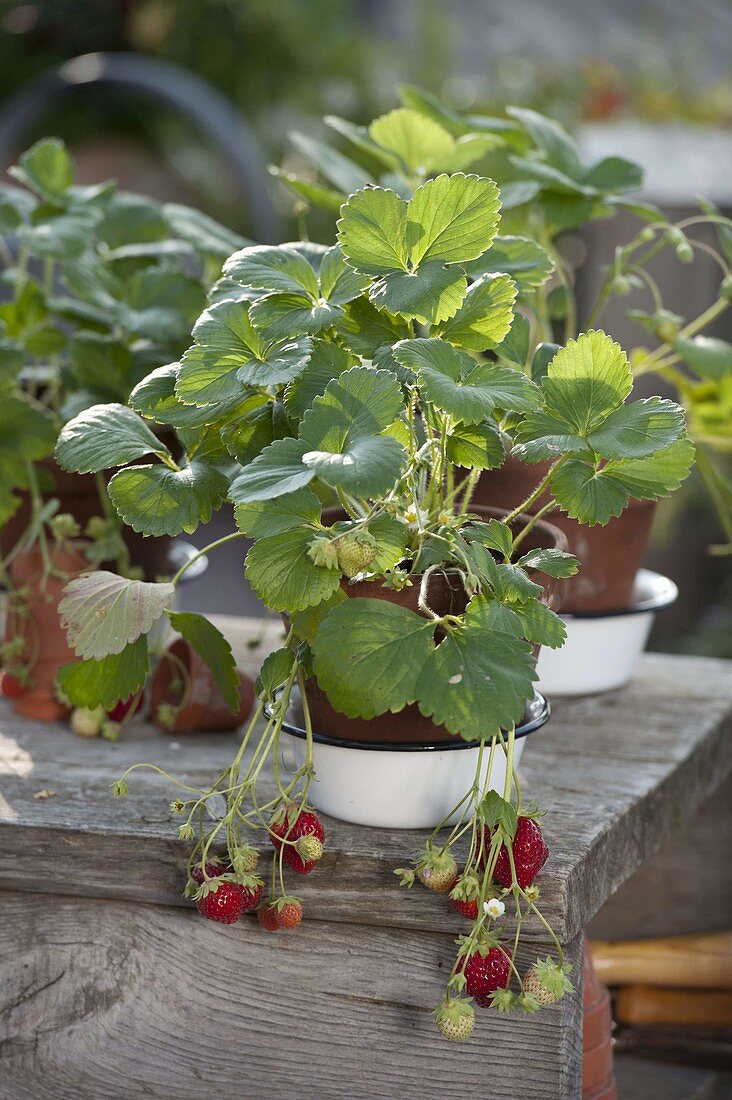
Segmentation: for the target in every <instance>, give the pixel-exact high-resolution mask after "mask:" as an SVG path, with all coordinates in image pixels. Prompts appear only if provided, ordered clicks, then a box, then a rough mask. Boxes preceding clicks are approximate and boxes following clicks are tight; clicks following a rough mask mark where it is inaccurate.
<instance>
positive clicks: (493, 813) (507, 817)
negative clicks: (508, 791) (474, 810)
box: [480, 791, 518, 837]
mask: <svg viewBox="0 0 732 1100" xmlns="http://www.w3.org/2000/svg"><path fill="white" fill-rule="evenodd" d="M480 816H481V817H482V818H483V823H484V824H485V825H486V827H487V828H488V829H491V830H492V829H495V827H496V825H501V826H502V828H503V829H504V830H505V832H506V833H507V835H508V836H510V837H513V836H515V835H516V827H517V825H518V813H517V811H516V807H515V806H514V805H513V803H512V802H506V800H505V799H503V798H501V796H500V795H499V793H498V791H488V794H487V795H486V796H485V798H484V799H483V801H482V802H481V804H480Z"/></svg>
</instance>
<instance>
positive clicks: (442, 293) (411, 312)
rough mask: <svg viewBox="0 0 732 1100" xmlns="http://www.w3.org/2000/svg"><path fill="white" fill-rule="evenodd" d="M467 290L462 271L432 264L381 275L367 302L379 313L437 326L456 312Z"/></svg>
mask: <svg viewBox="0 0 732 1100" xmlns="http://www.w3.org/2000/svg"><path fill="white" fill-rule="evenodd" d="M467 289H468V281H467V279H466V277H465V272H464V271H463V270H462V268H459V267H445V265H444V264H443V263H440V261H439V260H435V261H432V262H428V263H424V264H422V265H421V266H420V267H418V268H415V270H414V271H393V272H390V273H389V274H387V275H382V277H381V278H380V279H377V280H376V282H375V283H373V284H372V285H371V289H370V291H369V298H370V299H371V301H372V302H373V304H374V305H375V306H376V307H377V308H378V309H384V310H387V311H388V312H389V313H398V314H399V316H400V317H404V318H406V319H407V320H416V321H420V322H421V323H422V324H439V322H440V321H445V320H447V318H448V317H452V316H453V314H455V313H456V312H457V311H458V309H459V308H460V305H461V303H462V302H463V300H464V298H465V294H466V292H467Z"/></svg>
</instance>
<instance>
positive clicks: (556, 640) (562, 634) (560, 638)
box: [511, 600, 567, 649]
mask: <svg viewBox="0 0 732 1100" xmlns="http://www.w3.org/2000/svg"><path fill="white" fill-rule="evenodd" d="M511 608H512V610H513V611H515V612H516V614H517V615H518V617H519V619H520V620H521V627H522V634H523V636H524V638H526V640H527V641H529V642H533V643H534V644H535V645H545V646H548V647H549V648H550V649H560V648H561V647H562V646H563V645H564V643H565V641H566V639H567V628H566V626H565V625H564V622H563V621H562V619H560V617H559V615H555V614H554V612H553V611H551V610H550V609H549V608H548V607H547V606H546V604H544V603H541V602H540V601H539V600H527V601H526V603H514V604H512V605H511Z"/></svg>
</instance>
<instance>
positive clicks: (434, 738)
mask: <svg viewBox="0 0 732 1100" xmlns="http://www.w3.org/2000/svg"><path fill="white" fill-rule="evenodd" d="M472 511H474V512H476V513H478V514H480V515H481V516H484V517H485V518H486V519H490V518H496V519H502V518H503V517H505V516H506V515H507V512H506V511H504V510H503V509H500V508H486V507H474V508H472ZM343 518H345V515H344V513H343V512H342V511H341V510H340V509H338V508H327V509H325V510H324V512H323V522H324V523H326V524H328V523H335V522H337V520H340V519H343ZM527 521H528V517H527V516H519V517H518V518H517V520H516V521H515V526H516V530H517V531H520V530H521V529H522V527H523V526H524V525H525V524H526V523H527ZM538 548H542V549H546V548H553V549H557V550H566V549H567V539H566V537H565V535H564V534H563V533H562V531H560V530H558V529H557V528H556V527H554V526H553V525H552V524H550V523H546V522H545V521H544V520H539V522H538V523H537V524H536V526H535V527H534V528H533V530H532V531H530V532H529V534H528V535H527V536H526V538H525V539H524V541H523V543H522V546H521V553H522V554H524V553H527V552H528V551H529V550H535V549H538ZM529 575H530V576H531V578H532V580H536V581H537V583H539V584H542V585H544V594H543V596H542V601H543V602H544V603H546V604H548V605H549V607H551V608H552V610H553V611H557V610H558V609H559V607H560V606H561V602H562V595H563V588H564V584H565V583H566V582H565V581H562V580H557V579H555V578H553V577H546V576H544V574H541V575H539V574H536V573H535V572H534V571H533V570H529ZM417 582H418V578H415V583H414V584H413V585H412V587H411V588H403V589H402V590H401V591H400V592H395V591H394V590H393V589H391V588H386V587H384V586H383V585H382V584H381V583H380V582H379V581H358V582H356V583H355V584H349V583H348V581H346V580H344V581H342V582H341V586H342V588H343V591H344V592H345V593H346V595H347V596H349V597H369V598H371V599H377V600H389V601H391V602H392V603H396V604H399V606H400V607H406V608H408V610H410V611H414V612H416V613H417V614H422V612H421V611H420V609H419V605H418V600H419V584H418V583H417ZM428 599H429V604H430V607H432V609H433V610H434V611H436V612H437V613H438V614H440V615H444V614H447V613H451V614H455V615H459V614H461V612H463V611H464V610H465V607H466V604H467V597H466V595H465V590H464V588H463V586H462V584H461V583H460V581H459V578H458V576H457V574H453V575H451V574H450V573H440V572H435V573H433V574H431V576H430V580H429V595H428ZM307 698H308V705H309V707H310V715H311V718H312V722H313V727H314V729H315V730H316V731H317V732H318V733H322V734H327V735H328V736H330V737H340V738H343V739H344V740H348V741H380V742H398V743H400V744H418V743H428V742H447V741H454V740H455V737H454V735H453V734H451V733H450V732H449V731H448V730H446V729H445V727H444V726H438V725H436V724H435V723H434V722H433V721H432V720H431V719H430V718H425V716H424V715H423V714H422V713H421V712H420V710H419V707H418V706H417V705H416V704H414V703H412V704H410V705H409V706H407V707H404V709H403V710H401V711H399V713H398V714H391V713H387V714H382V715H378V716H377V717H376V718H368V719H367V718H348V717H346V715H344V714H341V713H340V712H339V711H337V710H336V709H335V708H334V707H333V706H332V704H331V702H330V700H329V699H328V696H327V695H326V694H325V692H324V691H323V690H322V689H321V688H320V687H319V686H318V683H317V681H316V680H315V679H314V678H313V679H311V680H309V681H308V683H307Z"/></svg>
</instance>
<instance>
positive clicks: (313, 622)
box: [290, 588, 348, 646]
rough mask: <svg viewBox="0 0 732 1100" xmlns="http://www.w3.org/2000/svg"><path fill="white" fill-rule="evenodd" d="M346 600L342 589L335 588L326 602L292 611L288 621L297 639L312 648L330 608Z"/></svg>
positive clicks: (346, 597) (322, 601)
mask: <svg viewBox="0 0 732 1100" xmlns="http://www.w3.org/2000/svg"><path fill="white" fill-rule="evenodd" d="M347 599H348V596H346V594H345V592H344V591H343V589H342V588H336V590H335V592H334V593H333V595H332V596H329V597H328V599H327V600H321V602H320V603H318V604H314V605H313V606H312V607H306V608H304V609H303V610H302V611H293V612H292V614H291V615H290V621H291V623H292V626H293V628H294V631H295V634H296V635H297V637H298V638H299V639H301V640H302V641H303V642H307V643H308V645H311V646H312V644H313V642H314V641H315V639H316V638H317V636H318V631H319V630H320V625H321V623H322V622H323V619H324V618H325V617H326V615H329V614H330V612H331V610H332V608H334V607H335V606H336V605H337V604H339V603H343V601H344V600H347Z"/></svg>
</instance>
